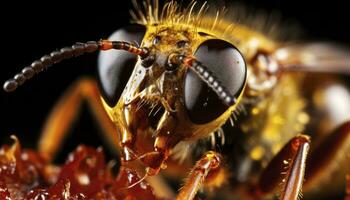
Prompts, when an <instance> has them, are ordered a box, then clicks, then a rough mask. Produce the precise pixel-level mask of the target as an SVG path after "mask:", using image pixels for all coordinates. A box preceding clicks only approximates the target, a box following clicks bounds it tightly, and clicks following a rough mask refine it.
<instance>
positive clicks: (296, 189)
mask: <svg viewBox="0 0 350 200" xmlns="http://www.w3.org/2000/svg"><path fill="white" fill-rule="evenodd" d="M309 145H310V140H309V137H308V136H305V135H300V136H297V137H295V138H293V139H292V140H290V141H289V142H288V143H287V144H286V145H285V146H284V147H283V148H282V149H281V151H280V152H279V153H278V154H277V155H276V156H275V157H274V158H273V159H272V161H271V162H270V163H269V165H268V166H267V168H266V169H265V170H264V171H263V173H262V174H261V176H260V179H259V182H258V185H257V188H256V190H255V192H254V193H255V194H254V196H255V198H260V197H262V196H263V195H265V194H268V193H272V192H274V191H275V189H276V188H277V187H279V186H280V184H281V183H282V184H283V188H282V192H281V195H280V199H283V200H285V199H288V200H290V199H297V198H298V195H299V193H300V191H301V187H302V183H303V180H304V171H305V161H306V156H307V153H308V149H309Z"/></svg>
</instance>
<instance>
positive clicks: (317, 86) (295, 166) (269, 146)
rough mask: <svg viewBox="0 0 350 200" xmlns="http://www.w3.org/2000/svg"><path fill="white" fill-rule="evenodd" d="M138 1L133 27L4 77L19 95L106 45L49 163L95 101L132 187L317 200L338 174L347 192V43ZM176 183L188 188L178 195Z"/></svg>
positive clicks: (76, 94)
mask: <svg viewBox="0 0 350 200" xmlns="http://www.w3.org/2000/svg"><path fill="white" fill-rule="evenodd" d="M134 4H135V10H134V11H133V12H132V17H133V19H134V21H135V24H132V25H130V26H127V27H124V28H121V29H119V30H117V31H116V32H115V33H113V34H112V36H111V37H110V38H109V39H108V40H100V41H90V42H86V43H76V44H74V45H73V46H71V47H65V48H62V49H60V50H57V51H54V52H52V53H50V54H48V55H46V56H43V57H41V58H40V59H39V60H37V61H34V62H33V63H32V64H31V65H30V66H28V67H25V68H24V69H23V70H22V71H21V72H20V73H18V74H16V75H15V76H14V77H13V78H12V79H9V80H8V81H6V82H5V83H4V86H3V88H4V90H5V91H7V92H12V91H14V90H15V89H16V88H17V87H18V86H20V85H22V84H24V82H26V81H27V80H29V79H31V78H32V77H33V76H35V75H36V74H38V73H40V72H41V71H43V70H45V69H46V68H48V67H50V66H51V65H53V64H58V63H59V62H61V61H62V60H65V59H69V58H72V57H78V56H80V55H83V54H86V53H92V52H96V51H99V50H101V51H102V52H101V53H100V55H99V63H98V77H97V82H96V81H93V80H90V79H84V80H82V81H80V82H78V83H77V84H76V85H74V86H73V87H72V88H71V89H70V90H69V91H68V92H67V93H66V94H65V95H64V96H63V97H62V98H61V100H60V101H59V103H58V104H57V106H56V107H55V109H54V110H53V112H52V114H51V115H50V117H49V119H48V123H47V124H46V126H45V128H44V131H43V135H42V137H41V139H40V141H39V151H40V152H41V153H42V155H44V156H45V158H46V159H47V160H51V159H53V157H54V155H55V154H56V152H57V151H58V150H59V148H60V141H62V140H63V138H64V136H65V133H66V131H67V128H68V126H69V124H70V123H71V122H72V121H73V118H74V116H75V115H76V111H75V110H74V107H76V105H77V104H78V103H79V102H81V101H82V100H86V101H87V102H88V103H89V105H90V107H91V108H92V110H93V111H94V115H95V116H96V118H97V119H98V121H99V122H100V123H101V125H102V127H104V129H105V133H106V138H109V140H111V141H112V142H113V143H114V144H115V146H116V148H118V150H119V152H120V154H121V155H120V156H121V165H122V167H124V168H130V169H134V170H137V172H138V173H139V176H140V177H141V178H140V180H139V181H138V182H136V183H132V184H130V185H128V188H132V187H134V186H135V185H137V184H140V183H141V182H143V181H147V182H149V184H151V185H152V186H153V188H154V190H155V192H156V194H157V195H158V196H159V197H161V198H166V199H168V198H169V199H173V198H175V196H176V198H177V199H194V198H196V196H197V194H198V193H199V191H200V190H203V195H204V197H205V198H222V199H235V198H246V199H261V198H271V197H273V196H274V195H275V193H278V196H279V198H280V199H297V198H298V197H300V195H301V189H302V188H303V191H305V192H306V194H307V195H308V194H310V195H314V196H316V198H319V197H318V196H317V194H318V192H319V194H322V192H323V191H317V189H319V188H320V187H321V186H322V184H327V183H328V184H329V183H330V182H329V177H330V176H332V178H334V183H336V184H334V187H336V188H335V190H339V189H342V187H343V188H344V190H345V182H346V175H345V174H346V173H348V171H349V167H348V166H349V146H350V145H349V144H350V142H349V132H350V116H349V113H350V112H349V110H350V106H349V105H350V104H349V99H350V94H349V87H348V84H346V82H344V81H342V80H341V79H340V78H336V77H337V76H339V75H335V76H332V74H347V75H348V74H349V73H350V69H349V67H350V66H349V64H350V59H349V52H348V51H347V50H346V49H342V48H340V47H338V46H335V45H332V44H328V43H305V42H303V43H297V42H294V43H286V42H278V41H276V40H274V39H273V38H271V37H270V36H269V35H268V34H267V35H266V34H264V33H263V32H261V31H259V30H256V29H254V27H252V26H249V25H247V24H240V23H238V22H235V21H232V20H230V19H229V18H228V17H225V13H229V11H226V12H225V11H216V12H214V13H212V12H211V11H210V10H208V6H207V4H206V3H204V4H202V5H200V3H198V2H197V1H192V2H191V3H190V4H189V6H188V7H186V8H182V7H181V6H180V5H179V4H178V3H177V2H176V1H170V2H168V3H166V4H165V5H164V6H163V7H160V5H159V2H158V1H156V0H155V1H152V2H150V1H146V2H145V3H144V4H142V5H140V4H138V3H136V2H134ZM255 28H256V27H255ZM115 50H118V51H115ZM307 72H312V73H311V74H309V73H307ZM319 73H325V74H326V75H319ZM314 74H317V75H314ZM329 102H337V105H331V104H329ZM320 113H322V115H321V114H320ZM324 116H325V117H324ZM184 169H186V170H184ZM163 172H164V173H163ZM334 172H336V175H334ZM338 176H339V177H338ZM154 177H160V178H159V179H152V178H154ZM178 177H186V179H185V181H184V183H183V184H182V185H181V183H179V180H178ZM338 179H339V180H338ZM167 182H175V183H176V185H181V187H180V188H179V193H178V194H177V195H175V194H174V192H173V191H172V190H173V188H172V187H170V186H168V184H167ZM324 182H326V183H324ZM215 189H220V190H221V191H223V192H222V193H220V194H217V193H214V192H213V191H214V190H215ZM328 190H329V191H332V190H333V188H332V187H329V189H328ZM328 190H327V192H328ZM325 191H326V190H325Z"/></svg>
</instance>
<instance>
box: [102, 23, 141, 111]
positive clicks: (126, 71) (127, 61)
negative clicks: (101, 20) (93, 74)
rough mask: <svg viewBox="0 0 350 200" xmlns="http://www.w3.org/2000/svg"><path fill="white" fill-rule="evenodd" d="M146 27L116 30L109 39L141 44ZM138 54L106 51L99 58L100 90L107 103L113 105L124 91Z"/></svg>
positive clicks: (135, 26) (133, 26)
mask: <svg viewBox="0 0 350 200" xmlns="http://www.w3.org/2000/svg"><path fill="white" fill-rule="evenodd" d="M145 32H146V28H145V27H144V26H141V25H132V26H127V27H124V28H121V29H119V30H117V31H116V32H114V33H113V34H112V35H111V36H110V37H109V40H115V41H125V42H130V43H134V42H137V43H138V44H141V42H142V39H143V36H144V35H145ZM136 61H137V56H136V55H133V54H131V53H128V52H125V51H113V50H111V51H104V52H101V53H100V54H99V58H98V81H99V86H100V91H101V95H102V97H103V99H104V100H105V101H106V103H107V104H108V105H109V106H111V107H113V106H115V105H116V103H117V101H118V99H119V97H120V95H121V93H122V92H123V90H124V88H125V86H126V84H127V82H128V80H129V77H130V75H131V73H132V71H133V70H134V66H135V64H136Z"/></svg>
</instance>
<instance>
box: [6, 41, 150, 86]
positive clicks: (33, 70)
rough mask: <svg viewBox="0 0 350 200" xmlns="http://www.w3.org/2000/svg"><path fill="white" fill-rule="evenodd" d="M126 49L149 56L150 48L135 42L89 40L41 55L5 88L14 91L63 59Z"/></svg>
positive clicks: (9, 81) (141, 55)
mask: <svg viewBox="0 0 350 200" xmlns="http://www.w3.org/2000/svg"><path fill="white" fill-rule="evenodd" d="M110 49H116V50H125V51H128V52H130V53H133V54H136V55H139V56H140V57H141V58H145V57H147V56H148V49H146V48H139V47H136V46H135V45H133V44H130V43H128V42H123V41H108V40H101V41H98V42H96V41H89V42H86V43H76V44H74V45H73V46H71V47H64V48H62V49H60V50H57V51H53V52H52V53H50V54H49V55H45V56H43V57H41V58H40V59H39V60H36V61H34V62H33V63H32V64H31V65H30V66H28V67H25V68H23V69H22V71H21V72H20V73H18V74H16V75H15V76H14V77H13V78H12V79H9V80H7V81H6V82H5V83H4V85H3V89H4V90H5V91H6V92H12V91H14V90H16V89H17V87H18V86H20V85H23V83H24V82H25V81H26V80H29V79H31V78H32V77H33V76H34V75H35V74H38V73H39V72H41V71H43V70H45V69H47V68H48V67H50V66H52V65H53V64H56V63H59V62H61V61H62V60H66V59H70V58H72V57H77V56H80V55H83V54H85V53H92V52H95V51H97V50H103V51H106V50H110Z"/></svg>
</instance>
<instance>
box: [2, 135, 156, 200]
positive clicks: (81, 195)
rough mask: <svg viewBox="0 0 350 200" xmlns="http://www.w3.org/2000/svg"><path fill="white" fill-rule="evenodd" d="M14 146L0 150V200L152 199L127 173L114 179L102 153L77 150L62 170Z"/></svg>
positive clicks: (123, 171) (133, 175)
mask: <svg viewBox="0 0 350 200" xmlns="http://www.w3.org/2000/svg"><path fill="white" fill-rule="evenodd" d="M13 139H14V141H15V142H14V144H13V145H11V146H8V145H3V146H2V148H1V149H0V200H10V199H12V200H17V199H37V200H44V199H55V200H56V199H57V200H58V199H67V200H73V199H79V200H80V199H99V200H104V199H111V200H119V199H127V200H136V199H155V196H154V194H153V191H152V189H151V187H150V186H149V185H148V184H147V183H146V182H141V183H140V184H137V185H135V186H134V187H131V188H129V189H128V188H127V186H130V185H132V184H133V183H135V182H137V181H138V180H140V178H139V177H138V176H137V175H136V173H135V172H134V171H132V170H130V169H125V168H122V169H121V170H120V172H119V175H117V176H114V175H113V173H112V172H111V167H109V166H108V165H106V162H105V159H104V154H103V151H102V149H94V148H89V147H85V146H79V147H78V148H77V149H76V151H74V152H73V153H71V154H70V155H69V157H68V159H67V161H66V163H65V164H64V165H62V166H54V165H52V164H50V163H48V162H46V161H45V160H44V159H43V158H42V157H41V156H40V155H39V154H38V153H36V152H35V151H33V150H25V149H23V150H22V149H21V146H20V143H19V141H18V140H17V138H15V137H13Z"/></svg>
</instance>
